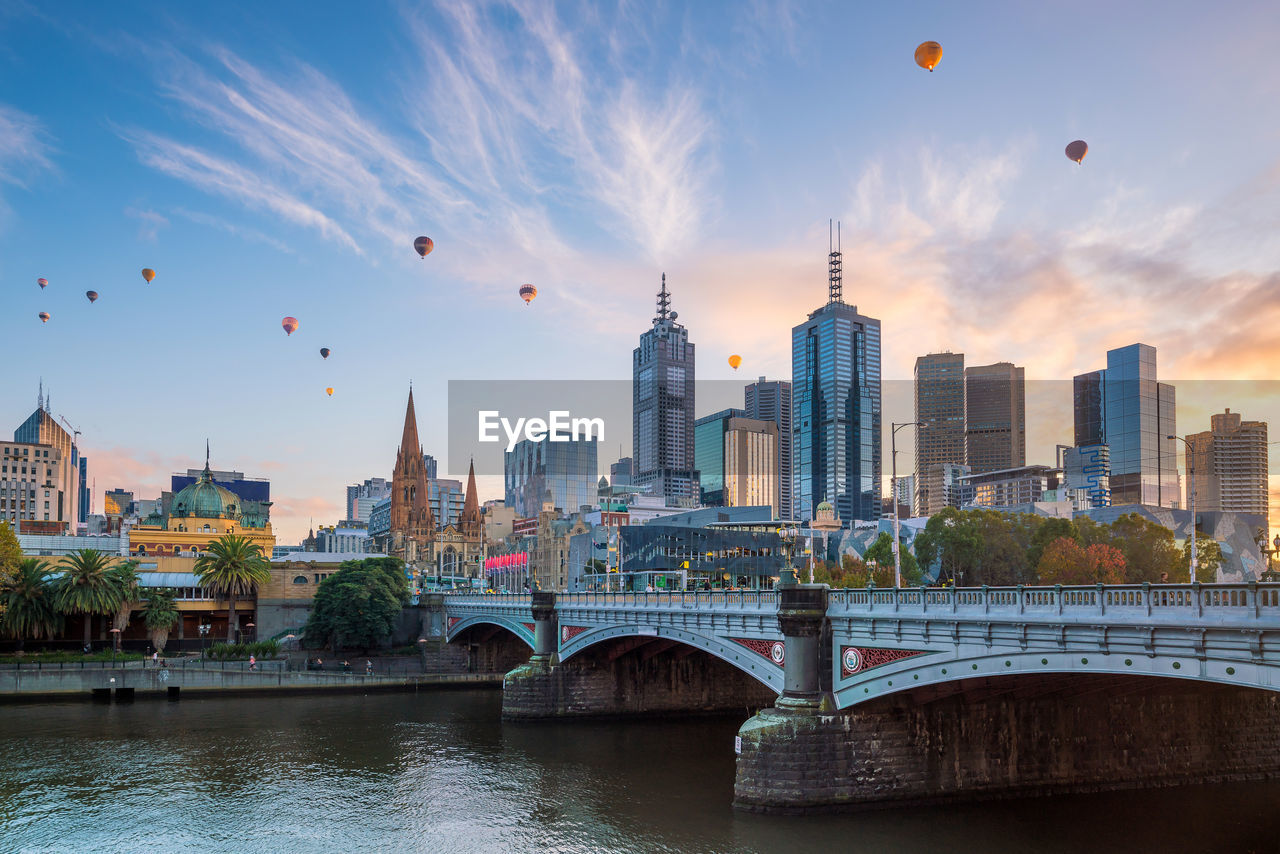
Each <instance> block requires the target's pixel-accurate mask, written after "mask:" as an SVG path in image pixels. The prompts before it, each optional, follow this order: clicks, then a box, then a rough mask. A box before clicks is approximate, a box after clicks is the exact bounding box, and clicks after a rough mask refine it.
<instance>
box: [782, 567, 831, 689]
mask: <svg viewBox="0 0 1280 854" xmlns="http://www.w3.org/2000/svg"><path fill="white" fill-rule="evenodd" d="M826 619H827V586H826V585H825V584H779V585H778V626H779V627H780V628H781V629H782V637H783V643H784V645H785V649H786V655H785V656H784V658H783V670H784V681H783V689H782V696H780V697H779V698H778V701H777V703H776V704H775V705H776V707H777V709H778V710H779V711H781V712H790V713H793V714H815V713H817V712H818V711H819V709H820V708H821V706H822V689H821V686H820V676H821V673H820V668H821V665H820V653H821V650H820V649H819V638H820V636H821V634H822V624H823V622H824V621H825V620H826Z"/></svg>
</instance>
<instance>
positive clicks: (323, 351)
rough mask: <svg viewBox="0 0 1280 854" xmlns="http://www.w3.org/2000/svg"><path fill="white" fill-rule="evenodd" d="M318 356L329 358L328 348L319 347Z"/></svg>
mask: <svg viewBox="0 0 1280 854" xmlns="http://www.w3.org/2000/svg"><path fill="white" fill-rule="evenodd" d="M320 358H321V359H327V358H329V348H328V347H321V348H320Z"/></svg>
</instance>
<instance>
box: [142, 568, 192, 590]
mask: <svg viewBox="0 0 1280 854" xmlns="http://www.w3.org/2000/svg"><path fill="white" fill-rule="evenodd" d="M138 586H139V587H199V586H200V582H199V581H197V580H196V574H195V573H194V572H139V573H138Z"/></svg>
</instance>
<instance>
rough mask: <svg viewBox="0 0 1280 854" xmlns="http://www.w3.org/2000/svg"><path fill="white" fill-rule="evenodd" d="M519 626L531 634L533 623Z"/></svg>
mask: <svg viewBox="0 0 1280 854" xmlns="http://www.w3.org/2000/svg"><path fill="white" fill-rule="evenodd" d="M520 625H522V626H524V627H525V628H526V629H528V630H529V633H530V634H533V623H521V624H520Z"/></svg>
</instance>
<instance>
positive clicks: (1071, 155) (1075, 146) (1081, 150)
mask: <svg viewBox="0 0 1280 854" xmlns="http://www.w3.org/2000/svg"><path fill="white" fill-rule="evenodd" d="M1088 153H1089V143H1087V142H1085V141H1084V140H1083V139H1077V140H1076V141H1075V142H1073V143H1071V144H1069V145H1068V146H1067V159H1069V160H1074V161H1075V162H1076V163H1083V162H1084V156H1085V155H1086V154H1088Z"/></svg>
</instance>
